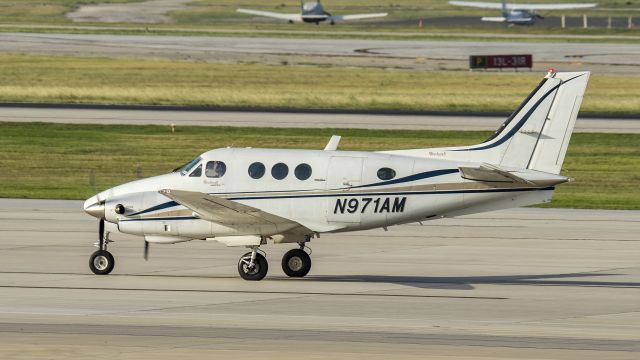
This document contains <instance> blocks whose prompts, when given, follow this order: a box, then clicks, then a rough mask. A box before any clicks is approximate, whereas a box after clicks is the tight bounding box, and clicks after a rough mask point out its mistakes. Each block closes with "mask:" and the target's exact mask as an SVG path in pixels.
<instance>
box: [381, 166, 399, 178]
mask: <svg viewBox="0 0 640 360" xmlns="http://www.w3.org/2000/svg"><path fill="white" fill-rule="evenodd" d="M394 177H396V172H395V171H394V170H393V169H389V168H386V167H385V168H382V169H380V170H378V179H380V180H391V179H393V178H394Z"/></svg>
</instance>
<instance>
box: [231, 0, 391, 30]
mask: <svg viewBox="0 0 640 360" xmlns="http://www.w3.org/2000/svg"><path fill="white" fill-rule="evenodd" d="M237 11H238V12H240V13H243V14H250V15H257V16H264V17H270V18H275V19H281V20H287V21H288V22H289V23H292V24H293V23H300V22H305V23H315V24H316V25H318V24H320V23H321V22H323V21H328V22H329V23H330V24H331V25H334V24H335V23H336V22H338V21H349V20H362V19H371V18H377V17H384V16H387V13H374V14H351V15H331V14H329V13H328V12H326V11H325V10H324V8H323V7H322V4H320V0H317V1H311V2H305V1H304V0H300V13H298V14H282V13H275V12H271V11H261V10H251V9H238V10H237Z"/></svg>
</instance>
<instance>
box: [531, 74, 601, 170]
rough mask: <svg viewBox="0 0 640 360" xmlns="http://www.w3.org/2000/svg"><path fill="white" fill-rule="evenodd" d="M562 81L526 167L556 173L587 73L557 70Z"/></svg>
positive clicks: (575, 115) (580, 98)
mask: <svg viewBox="0 0 640 360" xmlns="http://www.w3.org/2000/svg"><path fill="white" fill-rule="evenodd" d="M556 78H559V79H560V80H561V81H562V86H560V87H559V88H558V91H557V94H556V96H555V97H556V100H555V101H554V102H553V106H552V107H551V111H550V112H549V116H548V117H547V119H546V121H545V122H544V126H543V128H542V131H541V132H540V134H539V136H538V140H537V142H536V146H535V149H534V151H533V154H532V156H531V159H530V161H529V164H528V166H527V168H529V169H532V170H538V171H544V172H548V173H552V174H559V173H560V169H561V168H562V163H563V162H564V157H565V155H566V153H567V148H568V146H569V141H570V140H571V134H572V132H573V128H574V126H575V124H576V119H577V117H578V111H579V110H580V105H581V104H582V99H583V96H584V91H585V89H586V87H587V82H588V81H589V73H588V72H586V73H558V74H557V75H556Z"/></svg>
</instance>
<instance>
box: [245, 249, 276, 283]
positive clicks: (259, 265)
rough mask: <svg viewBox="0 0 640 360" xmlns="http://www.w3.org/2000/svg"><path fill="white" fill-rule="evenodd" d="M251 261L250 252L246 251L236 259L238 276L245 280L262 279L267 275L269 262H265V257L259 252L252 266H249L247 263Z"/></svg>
mask: <svg viewBox="0 0 640 360" xmlns="http://www.w3.org/2000/svg"><path fill="white" fill-rule="evenodd" d="M250 262H251V253H250V252H248V253H246V254H244V255H242V257H241V258H240V261H238V273H239V274H240V277H242V278H243V279H245V280H252V281H258V280H262V279H264V277H265V276H267V271H269V264H268V263H267V259H265V257H264V256H262V255H261V254H256V259H255V261H254V262H253V267H252V268H250V267H249V263H250Z"/></svg>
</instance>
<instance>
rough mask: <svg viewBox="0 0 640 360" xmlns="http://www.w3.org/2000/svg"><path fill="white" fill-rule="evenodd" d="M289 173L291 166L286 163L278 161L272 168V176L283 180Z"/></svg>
mask: <svg viewBox="0 0 640 360" xmlns="http://www.w3.org/2000/svg"><path fill="white" fill-rule="evenodd" d="M287 175H289V167H288V166H287V165H286V164H284V163H277V164H275V165H273V167H272V168H271V176H273V178H274V179H277V180H282V179H284V178H286V177H287Z"/></svg>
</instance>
